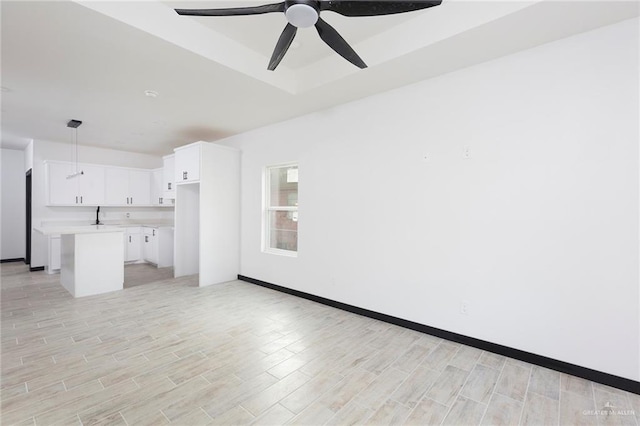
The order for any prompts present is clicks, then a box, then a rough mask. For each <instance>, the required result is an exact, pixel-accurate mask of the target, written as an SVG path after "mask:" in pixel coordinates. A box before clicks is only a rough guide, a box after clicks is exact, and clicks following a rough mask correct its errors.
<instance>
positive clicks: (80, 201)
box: [80, 195, 82, 204]
mask: <svg viewBox="0 0 640 426" xmlns="http://www.w3.org/2000/svg"><path fill="white" fill-rule="evenodd" d="M80 204H82V195H81V196H80Z"/></svg>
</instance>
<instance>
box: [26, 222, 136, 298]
mask: <svg viewBox="0 0 640 426" xmlns="http://www.w3.org/2000/svg"><path fill="white" fill-rule="evenodd" d="M35 230H36V231H37V232H40V233H41V234H43V235H58V234H59V235H60V243H61V244H60V251H61V259H60V261H61V265H60V283H61V284H62V286H63V287H64V288H65V289H67V291H68V292H69V293H71V294H72V295H73V297H83V296H92V295H95V294H102V293H108V292H111V291H116V290H122V289H123V284H124V239H123V233H124V229H123V228H121V227H118V226H106V225H86V226H50V227H49V226H47V227H41V228H35Z"/></svg>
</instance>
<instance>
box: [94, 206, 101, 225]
mask: <svg viewBox="0 0 640 426" xmlns="http://www.w3.org/2000/svg"><path fill="white" fill-rule="evenodd" d="M99 215H100V206H98V210H96V223H95V224H94V225H102V224H101V223H100V216H99Z"/></svg>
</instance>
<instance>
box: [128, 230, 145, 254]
mask: <svg viewBox="0 0 640 426" xmlns="http://www.w3.org/2000/svg"><path fill="white" fill-rule="evenodd" d="M141 236H142V234H140V231H139V230H138V233H134V232H130V231H127V233H126V234H125V238H124V241H125V248H126V250H125V253H124V260H125V262H135V261H138V260H140V258H141V257H142V256H141V251H142V250H141V247H140V244H141Z"/></svg>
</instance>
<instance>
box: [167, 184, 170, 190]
mask: <svg viewBox="0 0 640 426" xmlns="http://www.w3.org/2000/svg"><path fill="white" fill-rule="evenodd" d="M167 188H168V189H169V191H171V182H168V183H167Z"/></svg>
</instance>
